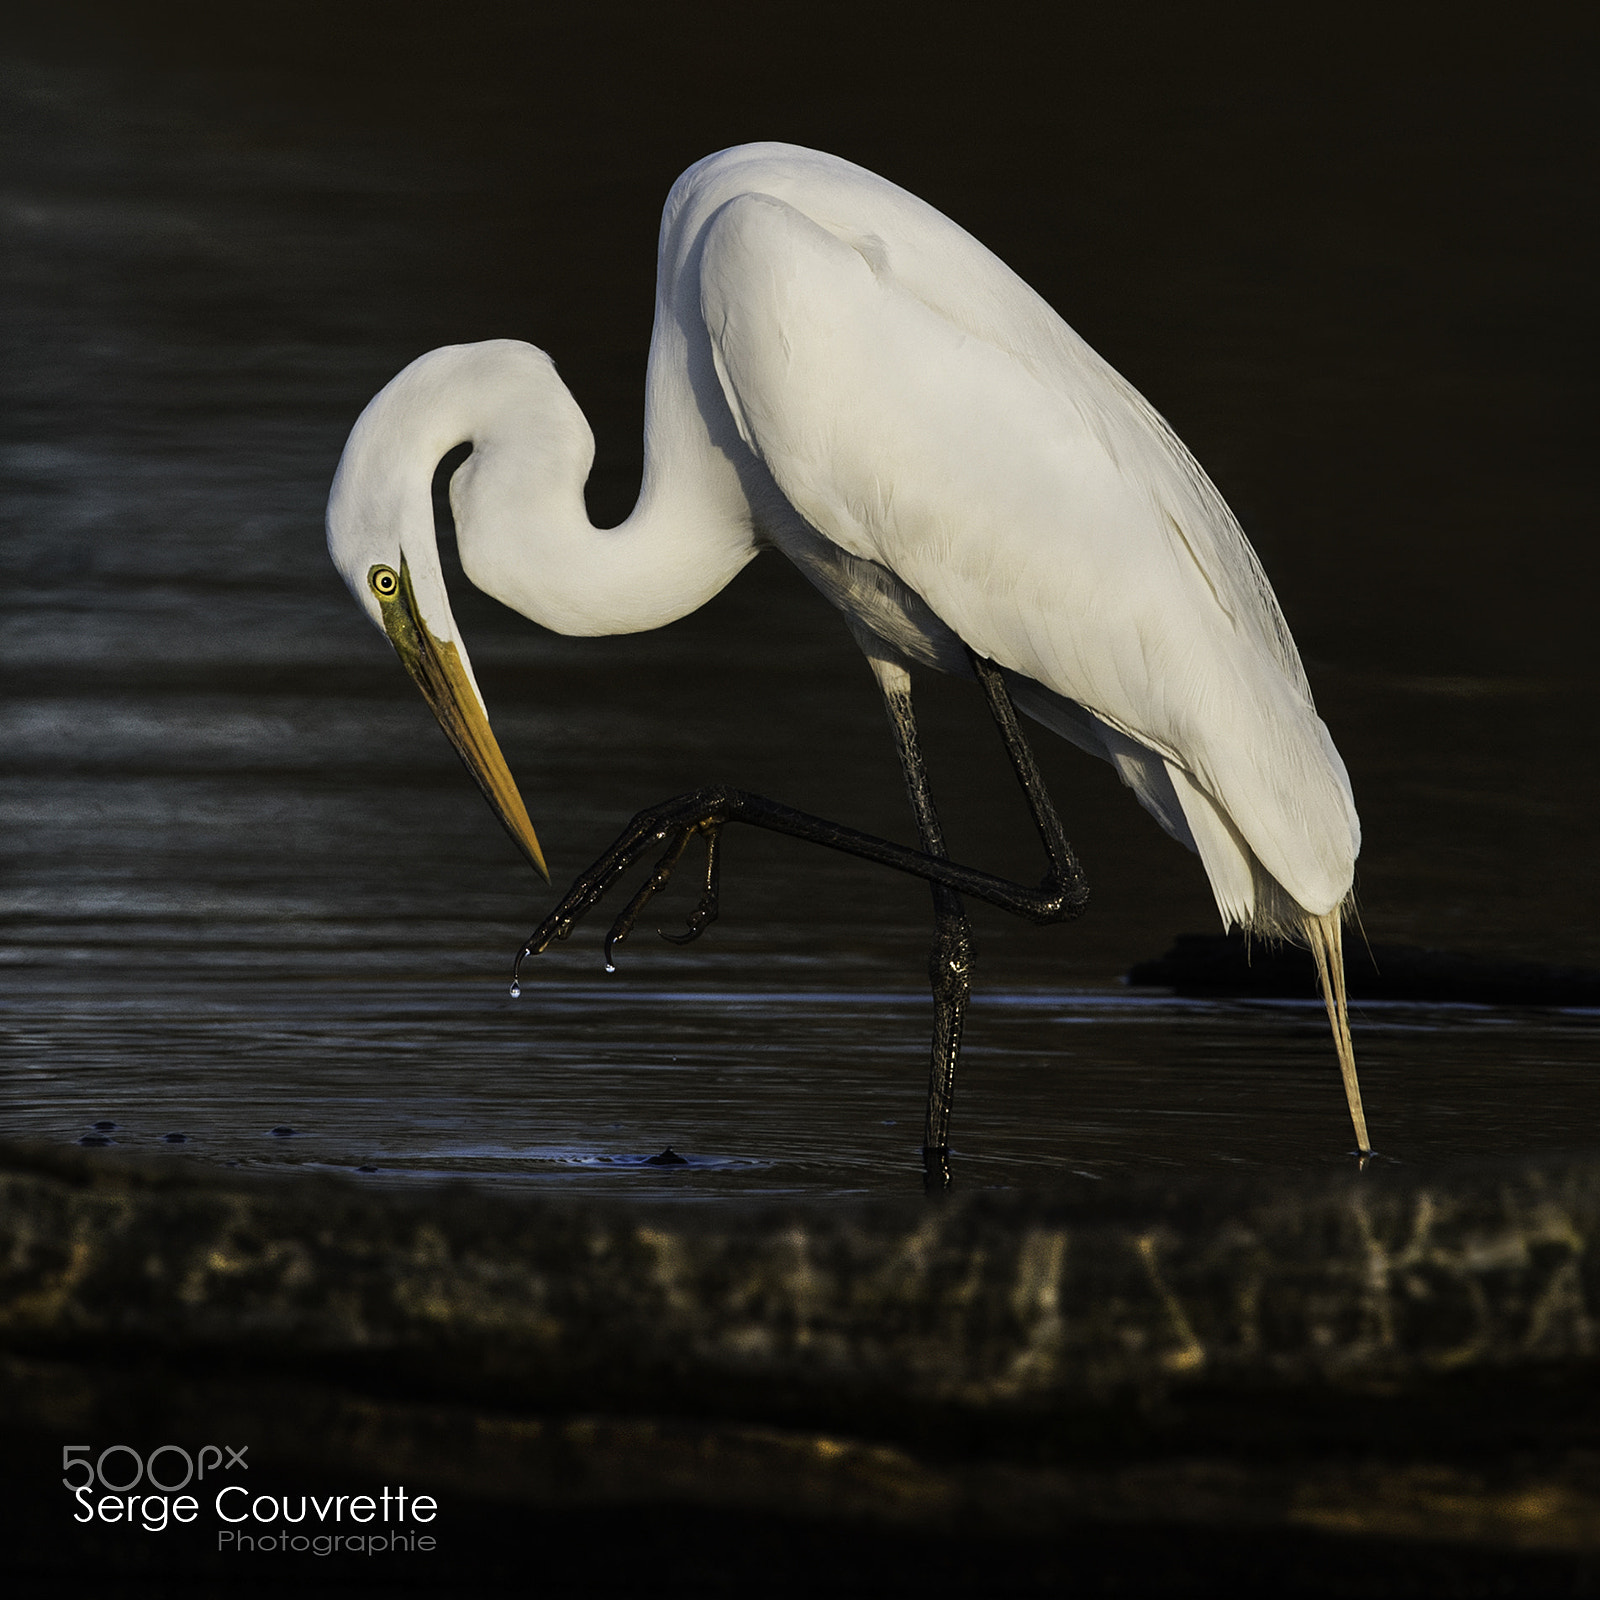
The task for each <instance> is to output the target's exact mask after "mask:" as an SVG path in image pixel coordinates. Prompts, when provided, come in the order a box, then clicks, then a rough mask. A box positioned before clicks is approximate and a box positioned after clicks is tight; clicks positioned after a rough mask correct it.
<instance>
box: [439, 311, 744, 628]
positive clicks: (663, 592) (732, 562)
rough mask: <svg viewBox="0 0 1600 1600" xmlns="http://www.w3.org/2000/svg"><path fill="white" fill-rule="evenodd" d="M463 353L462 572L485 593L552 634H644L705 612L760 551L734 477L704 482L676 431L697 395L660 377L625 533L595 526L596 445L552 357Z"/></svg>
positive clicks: (455, 488)
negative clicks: (674, 390)
mask: <svg viewBox="0 0 1600 1600" xmlns="http://www.w3.org/2000/svg"><path fill="white" fill-rule="evenodd" d="M468 348H469V349H470V350H471V351H473V352H475V354H474V355H473V356H471V357H469V358H467V359H466V360H465V361H464V362H462V363H461V364H460V366H459V367H458V369H457V372H456V374H455V375H454V376H455V381H454V382H452V384H451V385H450V388H451V391H452V397H453V403H452V407H451V408H452V409H453V410H455V411H456V413H457V415H456V417H455V419H454V420H455V425H456V427H457V428H458V429H459V430H460V432H461V437H462V439H463V440H465V441H467V442H470V443H471V445H472V447H473V448H472V454H471V455H470V456H469V457H468V458H467V460H466V461H465V462H463V464H462V465H461V467H460V468H459V470H458V471H457V472H456V474H455V476H454V477H453V478H452V480H451V483H450V503H451V509H452V511H453V513H454V515H455V521H456V537H457V541H458V544H459V548H460V552H461V564H462V567H463V569H464V570H465V572H466V574H467V577H468V578H469V579H470V580H471V581H472V582H473V583H474V584H475V585H476V586H477V587H478V588H480V589H482V590H483V591H484V592H485V593H486V594H489V595H492V596H493V597H494V598H495V599H496V600H499V601H500V602H501V603H502V604H504V605H507V606H510V607H511V608H512V609H513V610H515V611H520V612H521V613H522V614H523V615H524V616H526V617H529V618H531V619H532V620H533V621H535V622H537V623H539V624H541V625H542V626H544V627H546V628H550V629H552V630H553V631H555V632H557V633H566V634H603V633H636V632H640V631H642V630H644V629H648V628H658V627H661V626H663V625H664V624H666V623H668V622H673V621H676V620H677V619H678V618H679V617H682V616H686V615H687V614H688V613H689V612H691V611H694V610H697V609H698V608H699V607H700V606H702V605H704V604H705V603H706V601H707V600H709V599H711V597H712V596H713V595H715V594H717V593H718V592H719V591H720V590H721V589H723V588H724V587H725V586H726V585H727V583H728V582H729V581H730V580H731V579H732V578H733V577H734V575H735V574H736V573H737V572H738V571H739V569H740V568H741V567H742V566H744V564H745V563H746V562H747V561H748V560H749V559H750V557H751V556H752V555H753V554H754V553H755V544H754V540H753V537H752V534H751V526H750V515H749V510H748V506H747V504H746V502H745V500H744V497H743V495H742V493H740V492H739V491H738V485H737V480H736V478H734V477H733V475H732V473H731V469H729V468H728V467H727V466H726V464H725V463H724V464H723V467H722V471H721V472H717V471H716V470H715V467H716V463H715V462H712V463H709V465H711V467H712V468H713V470H712V471H711V472H710V473H709V474H708V473H707V471H706V470H705V469H706V467H707V465H708V463H707V462H706V460H705V459H704V457H705V451H704V450H703V449H697V448H696V441H695V439H694V437H693V428H692V426H691V427H690V428H689V429H685V428H684V427H683V426H682V424H683V423H685V422H686V421H691V422H692V420H693V413H694V411H695V408H694V406H693V401H692V397H684V396H675V395H673V396H663V395H662V393H661V392H660V385H659V383H657V382H655V381H652V383H651V386H650V390H649V394H648V402H647V409H646V422H645V470H644V478H643V482H642V485H641V488H640V493H639V499H638V503H637V504H636V505H635V506H634V509H633V511H632V513H631V514H630V515H629V516H628V518H627V520H626V521H624V522H623V523H622V524H621V525H620V526H618V527H615V528H607V529H601V528H596V527H595V526H594V525H593V523H591V522H590V520H589V514H588V511H587V509H586V508H585V505H584V499H583V486H584V483H585V481H586V480H587V478H588V475H589V469H590V466H591V465H592V463H593V460H594V438H593V435H592V434H591V433H590V431H589V426H588V424H587V422H586V421H585V420H584V417H583V413H582V412H581V411H580V410H579V408H578V405H577V402H576V401H575V400H574V399H573V398H572V396H571V394H570V393H569V392H568V390H567V388H566V386H565V385H564V384H563V383H562V382H561V380H560V378H559V377H557V375H556V372H555V368H554V366H553V364H552V363H551V362H550V360H549V358H548V357H546V356H544V355H543V353H542V352H539V351H536V350H534V349H533V348H532V347H531V346H527V345H514V344H512V345H509V346H508V345H507V343H504V342H497V343H496V344H494V345H487V346H485V345H479V346H472V347H468ZM659 356H660V351H659V350H657V349H654V348H653V349H652V360H651V367H652V374H651V376H652V380H655V379H657V378H659V376H660V365H659ZM685 399H687V407H688V411H689V413H690V414H691V415H690V416H687V417H686V416H685V415H684V411H685V405H684V403H683V402H684V401H685ZM664 401H665V403H664ZM685 433H687V434H688V435H689V436H688V437H684V436H683V435H684V434H685ZM702 435H703V430H702ZM446 448H449V446H447V447H446ZM432 459H433V460H434V461H437V460H438V456H437V455H435V456H433V457H432ZM730 488H731V489H732V491H733V492H732V493H730V492H729V491H730Z"/></svg>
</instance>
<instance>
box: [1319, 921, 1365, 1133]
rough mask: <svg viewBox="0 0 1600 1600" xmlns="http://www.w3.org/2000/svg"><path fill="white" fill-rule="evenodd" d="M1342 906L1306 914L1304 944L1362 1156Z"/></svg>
mask: <svg viewBox="0 0 1600 1600" xmlns="http://www.w3.org/2000/svg"><path fill="white" fill-rule="evenodd" d="M1342 912H1343V908H1342V907H1340V906H1335V907H1334V908H1333V910H1332V911H1329V912H1326V913H1324V914H1323V915H1322V916H1317V915H1316V914H1314V913H1313V912H1310V911H1308V912H1306V913H1305V936H1306V943H1307V944H1309V945H1310V946H1311V955H1312V959H1313V960H1314V961H1315V962H1316V964H1317V977H1318V979H1319V980H1320V981H1321V984H1322V1002H1323V1004H1324V1005H1325V1006H1326V1007H1327V1008H1328V1022H1329V1024H1330V1025H1331V1026H1332V1028H1333V1045H1334V1049H1335V1050H1337V1051H1338V1052H1339V1073H1340V1075H1341V1076H1342V1077H1343V1079H1344V1093H1345V1099H1346V1100H1348V1101H1349V1102H1350V1120H1351V1122H1353V1123H1354V1124H1355V1130H1356V1144H1357V1146H1358V1148H1359V1149H1360V1151H1361V1153H1362V1155H1367V1154H1369V1153H1370V1152H1371V1149H1372V1144H1371V1141H1370V1140H1369V1139H1368V1138H1367V1117H1366V1113H1365V1112H1364V1111H1363V1110H1362V1109H1361V1085H1360V1083H1359V1082H1357V1080H1356V1050H1355V1044H1354V1042H1353V1041H1352V1040H1351V1038H1350V1012H1349V1007H1348V1006H1347V1004H1346V1002H1345V989H1344V930H1343V926H1342Z"/></svg>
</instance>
